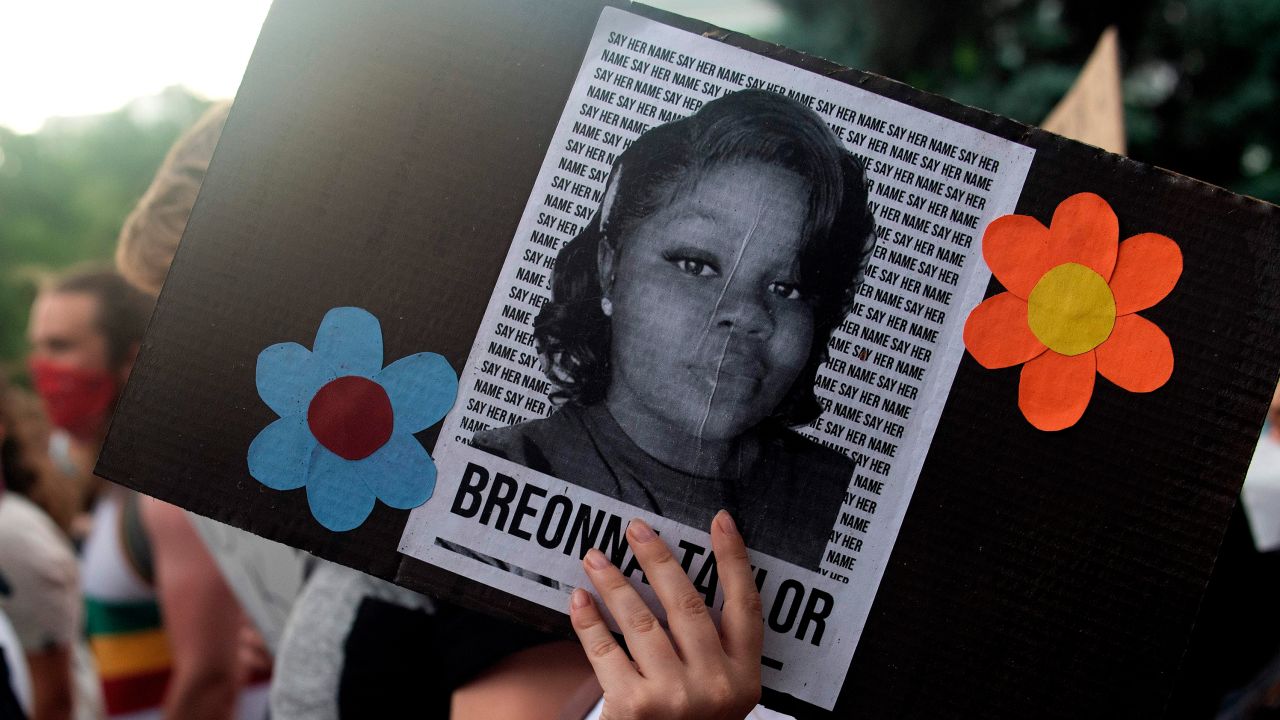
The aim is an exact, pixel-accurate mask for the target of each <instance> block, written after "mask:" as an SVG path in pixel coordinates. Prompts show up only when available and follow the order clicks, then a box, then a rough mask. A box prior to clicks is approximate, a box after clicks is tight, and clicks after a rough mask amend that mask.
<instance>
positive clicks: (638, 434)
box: [604, 394, 758, 478]
mask: <svg viewBox="0 0 1280 720" xmlns="http://www.w3.org/2000/svg"><path fill="white" fill-rule="evenodd" d="M604 406H605V409H606V410H608V412H609V415H610V416H611V417H612V418H613V420H614V422H616V423H617V424H618V427H620V428H622V431H623V432H624V433H626V435H627V437H628V438H630V440H631V442H633V443H635V444H636V446H637V447H639V448H640V449H641V450H643V451H644V452H645V453H647V454H648V455H649V456H650V457H652V458H654V459H655V460H657V461H658V462H660V463H662V464H663V465H666V466H668V467H671V468H674V469H676V470H679V471H680V472H683V473H687V474H689V475H695V476H698V477H714V478H725V477H737V476H738V475H740V474H741V469H742V468H745V467H750V466H751V464H752V462H753V461H754V459H755V455H756V453H757V452H758V447H757V443H756V442H755V441H754V437H753V435H752V434H750V433H748V434H747V435H745V436H741V437H738V438H733V439H729V440H717V439H713V438H705V437H700V436H697V435H690V434H688V433H685V432H682V431H681V430H680V429H678V428H674V427H672V425H671V423H669V422H667V421H666V420H665V419H664V418H662V417H660V416H659V415H657V413H653V412H647V408H645V407H644V406H642V405H637V404H636V403H633V402H622V401H619V400H618V399H617V398H616V397H615V396H614V395H613V394H610V395H609V396H608V397H606V398H605V401H604Z"/></svg>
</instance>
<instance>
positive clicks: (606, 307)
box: [600, 297, 613, 317]
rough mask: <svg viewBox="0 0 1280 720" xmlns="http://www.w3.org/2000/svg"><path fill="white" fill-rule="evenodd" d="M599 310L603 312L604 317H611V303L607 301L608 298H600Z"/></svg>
mask: <svg viewBox="0 0 1280 720" xmlns="http://www.w3.org/2000/svg"><path fill="white" fill-rule="evenodd" d="M600 312H602V313H604V316H605V317H613V303H612V302H609V298H607V297H602V298H600Z"/></svg>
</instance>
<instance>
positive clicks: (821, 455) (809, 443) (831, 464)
mask: <svg viewBox="0 0 1280 720" xmlns="http://www.w3.org/2000/svg"><path fill="white" fill-rule="evenodd" d="M777 441H778V442H779V443H780V445H781V447H782V450H783V452H785V453H787V454H788V455H789V456H790V457H792V458H793V461H794V463H795V464H796V465H798V466H800V467H802V468H805V469H808V470H811V471H812V473H806V474H812V475H815V476H818V477H834V478H837V479H840V481H841V483H844V484H847V483H848V482H849V480H850V479H852V478H853V471H854V470H856V469H857V464H856V463H854V461H853V460H852V459H850V458H848V457H846V456H845V455H844V453H841V452H840V451H838V450H835V449H833V448H831V447H828V446H826V445H823V444H822V443H820V442H818V441H817V440H814V439H812V438H810V437H806V436H804V435H801V434H800V433H798V432H796V431H794V430H791V429H783V430H780V431H779V432H778V434H777Z"/></svg>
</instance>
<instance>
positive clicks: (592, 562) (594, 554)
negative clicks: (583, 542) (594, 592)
mask: <svg viewBox="0 0 1280 720" xmlns="http://www.w3.org/2000/svg"><path fill="white" fill-rule="evenodd" d="M583 560H586V561H587V565H588V566H589V567H590V568H591V569H592V570H603V569H605V568H607V567H609V559H608V558H606V557H605V556H604V553H602V552H600V551H599V550H597V549H595V548H591V549H590V550H588V551H587V556H586V557H585V558H583Z"/></svg>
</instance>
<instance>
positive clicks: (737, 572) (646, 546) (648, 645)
mask: <svg viewBox="0 0 1280 720" xmlns="http://www.w3.org/2000/svg"><path fill="white" fill-rule="evenodd" d="M627 540H628V542H629V543H630V544H631V550H632V552H634V553H635V556H636V559H637V560H639V562H640V567H641V568H642V569H643V570H644V574H645V578H647V579H648V581H649V583H650V584H651V585H652V586H653V589H654V590H655V591H656V592H657V593H658V598H659V599H660V600H661V601H662V606H663V608H665V609H666V611H667V621H668V623H669V626H670V628H669V630H670V633H669V634H668V633H667V632H664V631H663V628H662V625H661V624H660V623H659V622H658V619H657V617H655V616H654V614H653V613H652V612H651V611H650V610H649V607H648V606H647V605H646V604H645V602H644V600H643V599H641V597H640V595H639V594H637V593H636V591H635V590H634V589H633V588H632V587H631V583H630V582H629V581H628V580H627V578H626V577H625V576H624V575H623V574H622V573H621V572H620V571H619V570H618V568H616V567H614V566H613V565H612V564H611V563H610V562H609V561H608V559H607V558H606V557H605V556H604V554H603V553H601V552H600V551H599V550H594V549H593V550H591V551H590V552H588V553H587V555H586V557H585V558H584V561H583V566H584V567H585V568H586V571H587V576H588V577H590V578H591V582H592V584H594V585H595V586H596V588H597V589H598V590H599V592H600V595H601V597H602V598H603V599H604V602H605V605H606V606H608V608H609V611H610V612H611V613H612V614H613V616H614V617H615V618H617V619H618V622H619V625H620V626H621V627H622V634H623V636H624V637H625V638H626V640H627V646H628V648H629V649H630V651H631V659H630V660H629V659H628V658H627V654H626V653H625V652H623V651H622V648H621V647H620V646H619V645H618V643H617V641H615V640H614V638H613V634H612V633H610V632H609V628H608V626H607V625H606V624H605V622H604V619H603V618H602V617H601V615H600V611H599V610H598V609H597V608H596V606H595V603H594V602H593V601H592V599H591V595H590V594H588V593H587V591H586V590H583V589H581V588H579V589H577V590H574V591H573V598H572V600H571V603H572V608H571V609H570V615H571V616H572V618H573V627H574V630H576V631H577V633H578V638H579V639H580V640H581V641H582V647H583V648H584V649H585V650H586V652H587V658H588V659H589V660H590V661H591V665H592V667H593V668H595V671H596V678H597V679H598V680H599V681H600V686H601V687H602V688H603V689H604V711H603V712H602V713H601V718H631V717H644V718H647V717H662V718H721V717H723V718H741V717H745V716H746V715H747V713H748V712H750V711H751V708H752V707H753V706H754V705H755V704H756V702H757V701H758V700H759V699H760V647H761V639H762V637H763V632H764V629H763V624H764V623H763V618H762V617H761V606H760V594H759V593H758V592H757V591H756V586H755V582H754V581H753V580H752V577H751V566H750V564H749V563H748V561H747V549H746V546H745V545H743V543H742V536H741V535H739V534H738V531H737V528H736V527H735V526H734V524H733V520H732V518H730V517H729V513H727V512H725V511H723V510H722V511H720V513H719V514H718V515H716V517H715V519H714V520H712V522H711V544H712V549H713V550H714V551H715V555H716V562H717V564H718V566H719V573H720V580H721V582H722V583H723V584H724V612H723V615H722V618H721V630H720V632H717V631H716V627H715V624H714V623H713V622H712V620H711V615H710V613H709V612H708V611H707V606H706V603H705V598H704V597H703V595H702V593H700V592H698V591H697V590H696V589H695V588H694V587H693V583H691V582H690V581H689V578H688V576H686V575H685V573H684V570H683V569H682V568H681V567H680V563H679V562H677V561H676V558H675V556H673V555H672V554H671V550H670V549H668V548H667V546H666V544H665V543H663V542H662V541H661V540H660V539H659V538H658V536H657V534H656V533H654V532H653V529H652V528H650V527H649V526H648V525H647V524H646V523H645V522H644V521H642V520H632V521H631V524H630V525H629V526H628V527H627Z"/></svg>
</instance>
